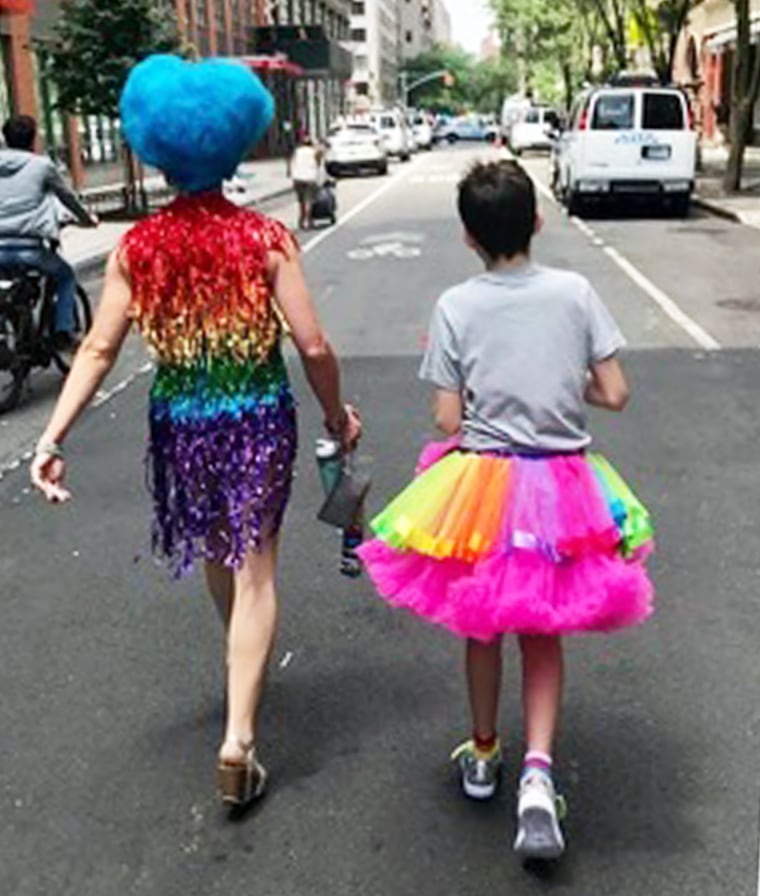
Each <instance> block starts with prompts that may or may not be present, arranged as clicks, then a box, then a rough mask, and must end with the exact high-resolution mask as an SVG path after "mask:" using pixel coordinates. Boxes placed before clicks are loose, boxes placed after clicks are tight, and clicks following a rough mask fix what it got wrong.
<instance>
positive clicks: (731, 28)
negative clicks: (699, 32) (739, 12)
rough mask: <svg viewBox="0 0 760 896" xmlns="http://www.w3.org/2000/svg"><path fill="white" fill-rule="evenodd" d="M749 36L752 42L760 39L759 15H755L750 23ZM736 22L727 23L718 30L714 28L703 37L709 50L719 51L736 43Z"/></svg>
mask: <svg viewBox="0 0 760 896" xmlns="http://www.w3.org/2000/svg"><path fill="white" fill-rule="evenodd" d="M750 34H751V35H752V39H753V41H756V40H757V38H758V37H760V13H756V14H755V15H754V16H753V17H752V21H751V22H750ZM736 38H737V30H736V21H735V20H734V21H733V22H727V23H726V24H725V25H721V26H720V28H714V29H713V30H712V31H709V32H708V33H707V34H706V35H705V44H706V45H707V48H708V49H709V50H721V49H723V47H727V46H730V45H731V44H735V43H736Z"/></svg>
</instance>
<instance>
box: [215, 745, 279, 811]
mask: <svg viewBox="0 0 760 896" xmlns="http://www.w3.org/2000/svg"><path fill="white" fill-rule="evenodd" d="M241 746H243V745H242V744H241ZM244 749H245V757H244V758H243V759H240V760H236V761H233V760H228V759H220V760H219V763H218V765H217V767H216V778H217V784H218V787H219V795H220V797H221V799H222V802H223V803H224V804H225V805H227V806H236V807H242V806H247V805H248V804H249V803H251V802H253V801H254V800H256V799H258V798H259V797H260V796H261V795H262V794H263V793H264V790H265V789H266V785H267V771H266V769H265V768H264V766H263V765H262V764H261V763H260V762H259V760H258V758H257V757H256V747H254V746H253V745H251V746H250V747H244Z"/></svg>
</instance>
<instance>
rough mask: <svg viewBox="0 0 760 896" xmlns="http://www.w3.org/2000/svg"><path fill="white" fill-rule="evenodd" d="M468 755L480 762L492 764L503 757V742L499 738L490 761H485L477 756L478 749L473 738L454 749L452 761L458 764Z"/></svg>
mask: <svg viewBox="0 0 760 896" xmlns="http://www.w3.org/2000/svg"><path fill="white" fill-rule="evenodd" d="M468 754H469V755H470V756H472V758H473V759H476V760H477V761H478V762H490V761H491V760H492V759H496V758H497V757H498V756H500V755H501V741H500V740H499V739H498V738H497V739H496V744H495V745H494V748H493V753H492V754H491V756H489V757H488V759H483V758H482V757H480V756H478V755H477V747H476V746H475V741H474V740H472V738H471V739H470V740H466V741H464V742H463V743H461V744H459V746H458V747H454V750H453V751H452V753H451V761H452V762H456V761H457V760H458V759H461V758H462V756H465V755H468Z"/></svg>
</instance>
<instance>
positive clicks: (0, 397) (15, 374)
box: [0, 313, 29, 414]
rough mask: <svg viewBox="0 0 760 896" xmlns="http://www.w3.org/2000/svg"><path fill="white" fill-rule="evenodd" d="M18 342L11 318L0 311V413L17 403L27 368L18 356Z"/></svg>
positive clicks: (9, 409) (11, 408)
mask: <svg viewBox="0 0 760 896" xmlns="http://www.w3.org/2000/svg"><path fill="white" fill-rule="evenodd" d="M18 344H19V337H18V334H17V332H16V326H15V324H14V322H13V320H12V319H11V317H10V316H9V315H8V314H6V313H0V414H5V413H6V412H7V411H11V410H13V408H15V407H16V406H17V405H18V403H19V401H20V400H21V393H22V392H23V389H24V382H25V381H26V375H27V373H28V370H29V368H28V365H27V364H26V363H25V362H24V361H22V359H21V358H20V357H19V354H18Z"/></svg>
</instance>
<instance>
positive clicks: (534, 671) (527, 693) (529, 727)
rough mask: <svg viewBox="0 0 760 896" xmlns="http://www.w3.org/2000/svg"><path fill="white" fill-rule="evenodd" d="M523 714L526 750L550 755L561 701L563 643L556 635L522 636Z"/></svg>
mask: <svg viewBox="0 0 760 896" xmlns="http://www.w3.org/2000/svg"><path fill="white" fill-rule="evenodd" d="M520 649H521V651H522V668H523V716H524V720H525V721H524V724H525V744H526V748H527V751H528V753H529V754H530V753H539V754H541V753H542V754H544V755H545V756H549V757H551V755H552V748H553V746H554V736H555V733H556V730H557V723H558V722H559V714H560V708H561V704H562V682H563V662H562V642H561V641H560V639H559V638H557V637H549V636H544V635H521V636H520Z"/></svg>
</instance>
